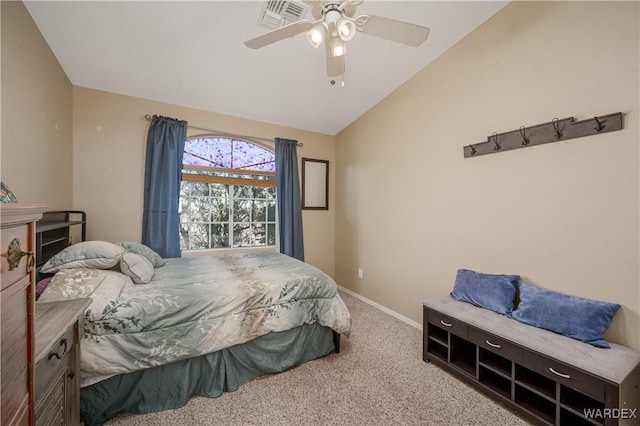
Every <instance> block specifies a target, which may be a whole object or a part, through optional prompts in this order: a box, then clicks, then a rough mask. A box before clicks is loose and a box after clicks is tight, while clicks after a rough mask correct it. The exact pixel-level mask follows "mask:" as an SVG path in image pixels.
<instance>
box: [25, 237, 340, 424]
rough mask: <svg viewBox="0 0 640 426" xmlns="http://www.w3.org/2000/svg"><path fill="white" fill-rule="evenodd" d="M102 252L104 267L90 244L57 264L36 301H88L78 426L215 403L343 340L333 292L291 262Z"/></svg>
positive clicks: (267, 256)
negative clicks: (196, 402) (204, 400)
mask: <svg viewBox="0 0 640 426" xmlns="http://www.w3.org/2000/svg"><path fill="white" fill-rule="evenodd" d="M100 244H101V245H102V246H105V247H108V249H109V250H113V253H109V255H108V256H105V257H106V258H107V260H108V261H105V263H101V262H102V261H103V258H102V257H99V256H95V255H94V254H93V253H92V252H94V251H96V250H95V247H89V246H91V245H92V242H87V243H80V244H75V245H73V246H70V247H68V248H67V249H65V250H67V251H70V252H71V253H67V252H65V251H63V252H61V253H60V255H56V256H54V258H53V259H52V261H50V262H51V263H52V265H45V267H43V268H44V269H45V270H46V271H48V272H52V270H55V275H54V276H53V278H52V279H51V281H50V283H49V284H48V286H47V287H46V289H45V290H44V291H43V292H42V294H41V296H40V298H39V300H38V302H41V301H42V302H47V301H54V300H66V299H74V298H82V297H91V298H92V303H91V305H90V306H89V308H88V309H87V310H86V312H85V315H84V336H83V338H82V340H81V343H80V344H81V392H80V397H81V404H80V405H81V419H82V421H83V422H84V424H85V425H99V424H103V423H104V422H106V421H107V420H108V419H109V418H111V417H113V416H115V415H116V414H118V413H121V412H129V413H148V412H154V411H160V410H165V409H170V408H178V407H181V406H183V405H184V404H186V403H187V402H188V400H189V399H190V398H191V397H192V396H194V395H202V396H208V397H217V396H220V395H221V394H222V393H223V392H226V391H233V390H236V389H237V388H238V387H239V386H241V385H242V384H244V383H246V382H248V381H250V380H252V379H253V378H255V377H258V376H260V375H263V374H267V373H275V372H280V371H284V370H286V369H287V368H290V367H293V366H295V365H299V364H301V363H304V362H307V361H310V360H312V359H316V358H319V357H321V356H324V355H327V354H329V353H330V352H332V351H334V350H335V351H337V350H338V348H339V336H340V334H342V335H346V336H348V335H349V332H350V327H351V317H350V314H349V311H348V310H347V308H346V306H345V304H344V302H343V301H342V299H341V298H340V296H339V294H338V293H337V286H336V283H335V282H334V281H333V280H332V279H331V278H330V277H329V276H327V275H326V274H324V273H323V272H322V271H320V270H319V269H317V268H315V267H313V266H311V265H309V264H306V263H304V262H300V261H298V260H296V259H293V258H291V257H289V256H286V255H282V254H279V253H273V252H268V253H265V252H263V253H241V254H222V255H213V256H206V257H184V258H176V259H161V258H159V256H157V255H155V256H153V255H154V254H155V253H153V252H150V249H148V248H146V247H144V246H142V245H139V244H136V243H130V244H128V245H124V246H122V245H115V244H114V245H112V244H111V243H106V242H100ZM93 245H94V246H95V244H93ZM77 246H80V247H77ZM114 246H117V247H119V248H120V249H118V248H115V247H114ZM88 247H89V248H88ZM120 250H122V251H120ZM107 251H108V250H107ZM136 252H137V253H136ZM78 253H79V254H78ZM87 253H91V254H90V255H87ZM133 254H136V256H133ZM147 255H148V256H147ZM92 256H93V257H97V258H98V262H97V264H96V262H95V261H94V259H91V262H88V263H87V258H90V257H92ZM109 257H111V259H108V258H109ZM143 258H144V259H143ZM78 259H79V261H78ZM109 265H111V266H109ZM47 267H48V269H47ZM46 271H45V272H46Z"/></svg>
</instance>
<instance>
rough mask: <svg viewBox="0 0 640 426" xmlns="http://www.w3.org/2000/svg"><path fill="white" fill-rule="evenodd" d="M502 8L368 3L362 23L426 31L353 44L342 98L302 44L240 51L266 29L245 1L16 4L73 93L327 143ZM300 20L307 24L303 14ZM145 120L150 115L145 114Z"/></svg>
mask: <svg viewBox="0 0 640 426" xmlns="http://www.w3.org/2000/svg"><path fill="white" fill-rule="evenodd" d="M507 3H508V2H505V1H502V2H493V1H491V2H489V1H377V0H367V1H365V2H364V3H362V4H361V5H360V6H358V9H357V11H356V14H355V16H359V15H360V14H363V13H367V14H371V15H379V16H384V17H389V18H393V19H397V20H401V21H406V22H411V23H414V24H418V25H423V26H426V27H429V28H430V29H431V33H430V34H429V38H428V39H427V41H426V42H425V43H423V44H422V45H421V46H420V47H417V48H416V47H409V46H405V45H402V44H397V43H394V42H391V41H387V40H384V39H381V38H377V37H373V36H370V35H367V34H362V33H358V34H356V36H355V37H354V38H353V39H352V40H351V41H349V42H348V44H347V46H348V51H347V55H346V57H345V58H346V73H345V87H340V84H339V83H338V84H335V85H334V86H332V85H331V84H330V83H329V80H330V79H329V77H327V75H326V66H325V58H324V50H323V49H322V48H320V49H313V48H312V47H311V46H309V44H308V43H307V41H306V40H305V37H304V33H303V34H299V35H297V36H295V37H293V38H289V39H286V40H283V41H281V42H278V43H276V44H272V45H269V46H266V47H264V48H262V49H259V50H253V49H249V48H247V47H245V46H244V44H243V42H244V41H245V40H248V39H250V38H253V37H256V36H258V35H261V34H263V33H266V32H268V31H271V29H269V28H266V27H263V26H259V25H258V16H259V14H260V12H261V10H262V7H263V4H264V3H263V2H256V1H194V2H186V1H137V2H133V1H64V2H63V1H25V5H26V7H27V9H28V10H29V13H30V14H31V16H32V17H33V19H34V21H35V22H36V24H37V26H38V28H39V29H40V31H41V32H42V34H43V36H44V38H45V39H46V40H47V42H48V43H49V46H50V47H51V49H52V51H53V53H54V54H55V55H56V57H57V58H58V61H59V62H60V64H61V66H62V68H63V69H64V71H65V72H66V74H67V76H68V77H69V79H70V80H71V83H72V84H74V85H76V86H83V87H89V88H93V89H98V90H105V91H109V92H114V93H120V94H125V95H130V96H136V97H141V98H145V99H151V100H156V101H161V102H167V103H171V104H176V105H182V106H187V107H192V108H197V109H202V110H206V111H213V112H217V113H222V114H228V115H233V116H239V117H245V118H249V119H252V120H258V121H265V122H269V123H274V124H278V125H283V126H288V127H294V128H298V129H304V130H310V131H315V132H320V133H325V134H329V135H335V134H336V133H338V132H339V131H340V130H342V129H343V128H345V127H346V126H347V125H349V123H351V122H352V121H354V120H355V119H356V118H358V117H359V116H360V115H362V114H363V113H364V112H366V111H367V110H368V109H369V108H371V107H372V106H373V105H375V104H376V103H378V102H379V101H380V100H382V99H383V98H384V97H385V96H387V95H388V94H389V93H391V92H392V91H393V90H395V89H396V88H398V87H399V86H401V85H402V84H403V83H404V82H406V81H407V80H408V79H410V78H411V77H412V76H413V75H415V74H416V73H417V72H418V71H420V70H421V69H422V68H424V67H425V66H426V65H428V64H429V63H430V62H432V61H433V60H434V59H435V58H437V57H438V56H440V55H442V54H443V53H444V52H445V51H447V50H448V49H449V48H450V47H452V46H453V45H454V44H455V43H457V42H458V41H460V40H461V39H462V38H464V37H465V36H466V35H467V34H469V33H470V32H471V31H473V30H474V29H475V28H477V27H478V26H479V25H481V24H482V23H483V22H485V21H486V20H487V19H489V18H490V17H491V16H493V15H494V14H495V13H496V12H498V11H499V10H500V9H501V8H502V7H504V6H505V5H506V4H507ZM303 18H306V19H310V20H313V18H312V17H311V14H310V12H308V13H307V15H306V16H305V17H303ZM149 112H150V113H154V111H149Z"/></svg>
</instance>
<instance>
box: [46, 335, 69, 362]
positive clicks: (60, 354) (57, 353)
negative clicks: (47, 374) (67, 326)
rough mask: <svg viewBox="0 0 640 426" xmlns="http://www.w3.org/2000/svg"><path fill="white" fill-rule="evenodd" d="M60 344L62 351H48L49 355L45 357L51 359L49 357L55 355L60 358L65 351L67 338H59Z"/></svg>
mask: <svg viewBox="0 0 640 426" xmlns="http://www.w3.org/2000/svg"><path fill="white" fill-rule="evenodd" d="M60 346H62V353H60V352H59V351H58V352H50V353H49V357H48V358H47V359H48V360H51V358H53V357H56V358H57V359H62V357H64V356H65V355H66V353H67V339H65V338H63V339H62V340H60Z"/></svg>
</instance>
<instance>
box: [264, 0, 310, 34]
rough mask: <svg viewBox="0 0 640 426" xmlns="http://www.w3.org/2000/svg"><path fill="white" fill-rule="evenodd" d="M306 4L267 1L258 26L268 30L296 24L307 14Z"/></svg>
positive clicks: (287, 1)
mask: <svg viewBox="0 0 640 426" xmlns="http://www.w3.org/2000/svg"><path fill="white" fill-rule="evenodd" d="M307 10H309V7H308V6H307V5H306V4H303V3H299V2H297V1H290V0H269V1H267V2H266V3H265V6H264V8H263V9H262V12H261V13H260V17H259V18H258V24H259V25H263V26H265V27H269V28H280V27H284V26H285V25H289V24H292V23H294V22H298V21H299V20H300V19H302V17H303V16H304V15H305V14H306V13H307Z"/></svg>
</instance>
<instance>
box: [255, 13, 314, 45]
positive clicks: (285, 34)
mask: <svg viewBox="0 0 640 426" xmlns="http://www.w3.org/2000/svg"><path fill="white" fill-rule="evenodd" d="M314 24H315V23H314V22H311V21H307V20H302V21H298V22H294V23H293V24H289V25H287V26H285V27H282V28H278V29H277V30H273V31H271V32H268V33H266V34H263V35H261V36H258V37H256V38H252V39H251V40H247V41H245V42H244V45H245V46H247V47H250V48H251V49H260V48H261V47H264V46H267V45H269V44H272V43H275V42H277V41H280V40H284V39H285V38H289V37H293V36H295V35H297V34H300V33H302V32H305V31H309V30H310V29H311V28H312V27H313V25H314Z"/></svg>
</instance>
